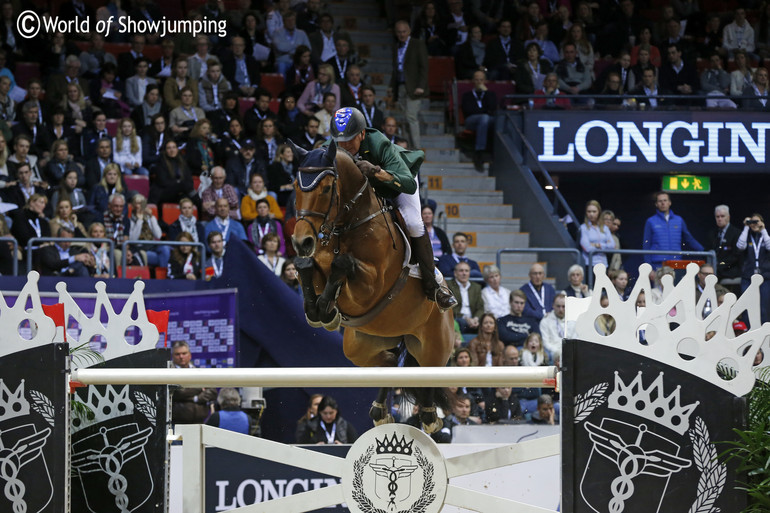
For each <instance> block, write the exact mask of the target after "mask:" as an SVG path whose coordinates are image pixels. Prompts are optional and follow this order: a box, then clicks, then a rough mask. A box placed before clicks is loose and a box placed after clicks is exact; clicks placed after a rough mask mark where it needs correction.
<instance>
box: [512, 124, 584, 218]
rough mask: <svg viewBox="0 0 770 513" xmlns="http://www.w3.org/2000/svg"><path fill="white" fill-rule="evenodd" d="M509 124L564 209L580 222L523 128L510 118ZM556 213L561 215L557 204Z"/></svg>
mask: <svg viewBox="0 0 770 513" xmlns="http://www.w3.org/2000/svg"><path fill="white" fill-rule="evenodd" d="M507 124H508V125H510V126H512V127H513V128H514V130H516V133H518V134H519V138H520V139H521V142H522V143H524V146H525V147H526V148H527V152H528V153H529V154H530V155H531V156H532V158H533V161H534V162H536V163H537V167H538V168H539V171H540V172H541V173H543V176H544V177H545V180H546V181H547V182H548V185H550V186H551V187H553V192H554V195H555V197H556V200H557V201H558V202H559V203H560V204H561V206H562V208H564V211H565V212H566V213H567V215H568V216H570V218H571V219H572V221H573V222H575V223H577V222H578V218H577V216H575V213H574V212H573V211H572V209H571V208H570V207H569V205H568V204H567V200H566V199H565V198H564V195H562V193H561V191H559V188H558V187H557V186H556V183H554V181H553V179H552V178H551V175H550V173H548V171H547V170H546V169H545V167H543V164H542V163H541V162H540V160H538V158H537V152H535V149H534V148H533V147H532V145H531V144H530V143H529V140H528V139H527V138H526V137H525V136H524V132H522V131H521V129H520V128H519V127H518V126H517V125H516V123H513V122H511V121H510V119H509V120H508V123H507ZM554 215H556V216H557V217H558V216H559V213H558V212H557V211H556V205H554Z"/></svg>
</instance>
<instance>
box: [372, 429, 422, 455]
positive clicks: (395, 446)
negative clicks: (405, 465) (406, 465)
mask: <svg viewBox="0 0 770 513" xmlns="http://www.w3.org/2000/svg"><path fill="white" fill-rule="evenodd" d="M375 441H376V442H377V449H376V452H377V454H402V455H404V456H411V455H412V444H414V440H409V441H408V442H407V441H406V437H405V436H403V435H402V436H401V439H399V438H398V436H396V433H393V437H392V438H388V435H385V438H383V439H382V440H379V439H375Z"/></svg>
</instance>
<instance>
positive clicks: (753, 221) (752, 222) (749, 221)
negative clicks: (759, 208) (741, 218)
mask: <svg viewBox="0 0 770 513" xmlns="http://www.w3.org/2000/svg"><path fill="white" fill-rule="evenodd" d="M758 222H759V219H747V220H746V226H751V225H752V224H757V223H758Z"/></svg>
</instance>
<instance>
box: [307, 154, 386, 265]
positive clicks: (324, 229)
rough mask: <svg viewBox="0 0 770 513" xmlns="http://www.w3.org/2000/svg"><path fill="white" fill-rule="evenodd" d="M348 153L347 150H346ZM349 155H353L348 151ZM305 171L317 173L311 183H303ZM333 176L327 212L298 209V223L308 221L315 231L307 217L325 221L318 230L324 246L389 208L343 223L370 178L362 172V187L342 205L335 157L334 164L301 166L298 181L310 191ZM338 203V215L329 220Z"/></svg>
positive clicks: (337, 251) (336, 250)
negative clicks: (351, 222) (333, 238)
mask: <svg viewBox="0 0 770 513" xmlns="http://www.w3.org/2000/svg"><path fill="white" fill-rule="evenodd" d="M337 151H345V150H343V149H342V148H337ZM345 153H347V152H345ZM348 156H350V157H351V159H352V155H350V154H349V153H348ZM303 173H305V174H306V175H310V174H312V175H315V176H314V178H313V179H312V181H311V182H310V183H309V184H303V183H302V174H303ZM329 175H331V176H333V177H334V180H333V181H332V196H331V199H330V200H329V208H327V209H326V212H325V213H324V212H319V211H317V210H308V209H300V210H298V211H297V223H299V222H300V221H304V222H306V223H308V224H309V225H310V226H311V227H312V229H313V231H315V226H314V225H313V223H312V222H311V221H310V220H309V219H307V217H320V218H321V219H322V220H323V221H322V223H321V226H320V228H319V229H318V232H317V234H316V237H317V238H318V240H320V241H321V245H322V246H328V245H329V242H331V239H332V237H334V236H335V235H336V236H337V237H338V240H339V237H340V236H341V235H342V234H343V233H345V232H348V231H350V230H353V229H355V228H358V227H359V226H361V225H362V224H364V223H366V222H368V221H370V220H371V219H374V218H375V217H376V216H378V215H379V214H380V213H385V212H386V211H387V210H389V208H385V207H383V208H382V209H380V210H377V211H375V212H374V213H372V214H370V215H369V216H367V217H365V218H363V219H361V220H360V221H357V222H355V223H353V224H347V225H345V224H344V223H342V222H341V221H342V218H343V217H344V216H345V215H347V214H348V213H349V212H351V211H352V210H353V207H354V206H355V205H356V202H357V201H358V200H359V199H361V197H362V196H363V194H364V192H365V191H366V189H367V187H369V179H367V178H366V176H365V175H364V174H363V173H361V177H362V178H363V183H362V184H361V187H359V189H358V191H357V192H356V194H354V195H353V197H352V198H351V199H350V200H348V201H347V202H345V204H343V205H342V206H340V201H341V199H342V198H341V196H340V194H339V192H338V191H337V189H338V181H339V180H338V179H339V172H338V171H337V160H336V158H335V160H334V163H333V165H332V166H308V167H301V168H299V176H298V177H297V181H298V184H299V188H300V190H301V191H303V192H310V191H312V190H314V189H315V188H316V187H318V184H319V183H320V182H321V180H322V179H324V178H325V177H327V176H329ZM335 204H336V205H337V215H336V216H335V217H334V220H332V221H331V222H329V216H330V214H331V212H332V208H333V207H334V205H335ZM334 252H335V253H339V244H337V248H336V249H335V250H334Z"/></svg>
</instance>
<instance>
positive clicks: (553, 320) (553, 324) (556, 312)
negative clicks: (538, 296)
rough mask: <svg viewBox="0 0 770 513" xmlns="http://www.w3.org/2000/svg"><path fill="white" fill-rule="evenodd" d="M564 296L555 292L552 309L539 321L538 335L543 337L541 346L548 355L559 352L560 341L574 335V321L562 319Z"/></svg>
mask: <svg viewBox="0 0 770 513" xmlns="http://www.w3.org/2000/svg"><path fill="white" fill-rule="evenodd" d="M565 301H566V296H565V294H564V293H563V292H559V293H558V294H556V297H555V298H554V300H553V310H551V311H550V312H548V313H547V314H546V316H545V317H543V320H542V321H540V335H541V336H542V338H543V348H544V349H545V350H546V352H548V354H549V355H554V354H561V341H562V339H565V338H572V337H574V336H575V321H566V322H565V319H564V313H565V311H566V310H565V308H564V305H565Z"/></svg>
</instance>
